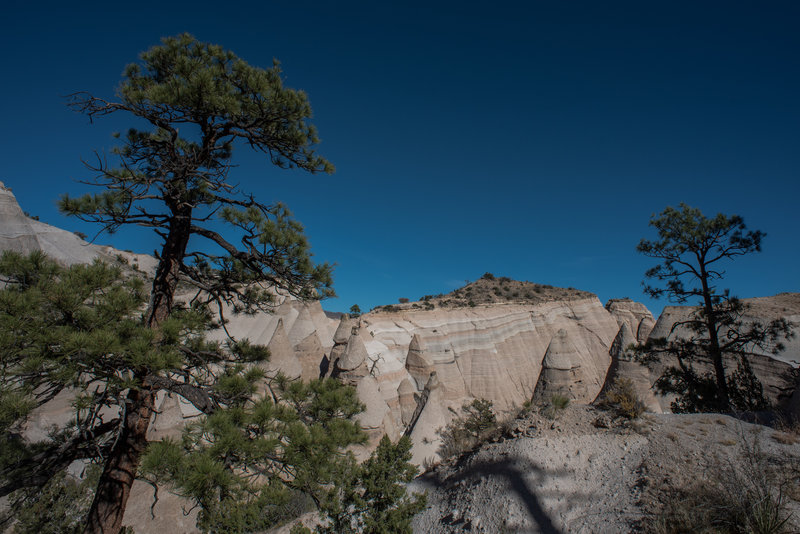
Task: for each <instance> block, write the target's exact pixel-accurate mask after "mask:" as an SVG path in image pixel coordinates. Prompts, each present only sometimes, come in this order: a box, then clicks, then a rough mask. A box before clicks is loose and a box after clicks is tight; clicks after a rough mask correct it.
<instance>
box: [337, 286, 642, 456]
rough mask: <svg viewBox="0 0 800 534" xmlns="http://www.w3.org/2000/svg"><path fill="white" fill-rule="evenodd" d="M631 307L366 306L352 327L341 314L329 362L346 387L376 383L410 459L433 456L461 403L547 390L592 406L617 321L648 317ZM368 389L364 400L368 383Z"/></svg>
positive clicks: (513, 399)
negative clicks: (408, 443)
mask: <svg viewBox="0 0 800 534" xmlns="http://www.w3.org/2000/svg"><path fill="white" fill-rule="evenodd" d="M635 304H636V303H631V305H627V306H617V307H616V314H615V313H612V312H611V311H609V310H607V309H606V308H604V307H603V305H602V304H601V303H600V301H599V300H598V299H597V297H594V296H590V297H585V296H583V295H580V296H578V297H577V298H572V299H570V300H564V301H548V302H541V303H532V304H528V303H508V304H499V303H493V304H488V305H482V306H475V307H462V308H445V309H435V310H424V309H419V308H413V307H406V309H403V310H399V311H393V312H388V313H387V312H384V311H376V312H372V313H369V314H366V315H364V316H362V317H361V318H360V319H359V320H358V321H357V322H358V323H359V325H360V326H355V327H354V325H353V323H354V320H353V319H349V318H345V319H343V321H342V325H341V326H340V327H339V329H338V330H337V335H336V338H337V339H336V345H335V346H334V348H333V351H332V353H331V354H332V365H334V367H335V368H336V369H339V370H340V371H339V372H340V373H341V375H340V376H346V377H347V379H348V381H350V382H351V383H354V384H357V385H359V384H360V380H368V381H369V382H370V383H372V382H373V381H374V382H375V383H376V384H377V386H378V391H379V393H380V399H381V400H382V403H383V405H384V406H385V414H384V422H385V423H384V424H386V425H389V426H390V428H384V429H383V430H385V431H387V432H388V433H389V434H390V435H391V434H393V433H395V432H398V433H399V432H403V433H406V434H409V435H410V436H411V438H412V441H413V442H414V460H415V461H416V462H422V461H423V460H424V459H425V458H430V457H435V456H436V454H437V449H438V446H439V443H440V439H439V436H438V435H437V430H438V429H440V428H442V427H444V426H445V425H446V424H447V423H448V422H449V421H450V420H451V419H452V418H453V417H454V413H457V412H458V411H459V409H460V407H461V406H462V405H463V404H464V403H465V402H468V401H469V400H470V399H473V398H484V399H489V400H491V401H492V402H493V403H494V407H495V409H496V410H498V411H500V412H505V411H511V410H512V409H513V408H514V407H519V406H521V405H522V404H523V403H525V402H526V401H529V400H531V399H532V398H534V396H536V397H542V398H548V397H549V396H551V395H553V394H556V393H558V394H561V395H565V396H567V397H569V398H570V399H571V400H573V401H575V402H578V403H590V402H593V401H594V400H595V399H596V398H597V396H598V394H599V393H600V391H601V389H602V388H603V385H604V384H605V382H606V380H607V378H608V376H607V375H608V371H609V368H610V366H611V364H612V360H613V356H612V354H611V353H610V349H611V347H612V344H613V342H614V340H615V338H617V337H618V333H619V331H620V328H621V327H620V324H624V325H627V324H628V323H634V322H635V327H636V329H637V331H638V330H639V329H640V325H641V324H642V323H643V321H644V323H645V324H646V320H645V319H649V320H650V321H652V320H653V319H652V315H650V314H649V312H647V310H646V308H644V307H643V306H641V305H640V304H638V305H636V306H634V305H635ZM626 328H627V326H626ZM347 331H351V332H350V335H349V336H348V340H347V342H344V338H345V333H346V332H347ZM634 341H635V339H634ZM351 345H352V346H354V347H356V348H355V349H354V350H353V351H350V347H351ZM362 345H363V347H364V348H365V349H366V354H364V352H363V351H362V349H361V346H362ZM353 353H355V354H358V357H357V358H353V356H352V354H353ZM362 360H363V363H362ZM362 365H363V367H361V371H359V372H356V373H354V371H355V369H356V368H357V366H362ZM634 365H638V364H634ZM370 392H371V395H372V396H373V397H372V398H373V400H372V402H374V399H375V396H374V393H375V391H374V388H370ZM362 400H366V399H362ZM387 415H388V417H387ZM376 420H377V417H376V418H374V419H373V423H374V422H375V421H376ZM376 430H380V429H376Z"/></svg>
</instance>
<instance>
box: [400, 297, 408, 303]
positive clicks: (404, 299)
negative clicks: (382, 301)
mask: <svg viewBox="0 0 800 534" xmlns="http://www.w3.org/2000/svg"><path fill="white" fill-rule="evenodd" d="M399 302H400V304H408V302H409V300H408V299H407V298H405V297H400V299H399Z"/></svg>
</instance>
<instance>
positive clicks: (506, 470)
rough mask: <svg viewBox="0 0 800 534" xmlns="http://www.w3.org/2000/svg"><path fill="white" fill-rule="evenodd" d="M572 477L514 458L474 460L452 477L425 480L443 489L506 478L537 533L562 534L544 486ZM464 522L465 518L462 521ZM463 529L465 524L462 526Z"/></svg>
mask: <svg viewBox="0 0 800 534" xmlns="http://www.w3.org/2000/svg"><path fill="white" fill-rule="evenodd" d="M569 475H571V472H570V471H569V470H567V469H545V468H543V467H541V466H539V465H536V464H535V463H534V462H532V461H531V460H529V459H527V458H520V457H511V458H503V459H497V460H494V459H493V460H488V461H473V462H471V463H470V465H469V466H468V467H467V466H462V467H461V469H460V470H459V472H457V473H454V474H453V475H451V476H442V475H441V474H440V473H438V472H433V473H430V474H428V475H425V476H424V477H423V478H424V481H425V483H427V484H430V485H431V486H433V487H435V488H439V489H443V490H447V489H449V488H454V487H456V486H457V485H459V484H463V483H464V482H470V481H480V480H483V479H486V478H489V477H493V478H495V479H505V481H506V484H507V486H508V488H509V489H510V490H511V491H512V492H514V493H516V495H517V496H518V498H519V499H520V501H521V502H522V503H523V504H524V506H525V508H526V510H527V512H528V515H529V517H530V519H531V520H532V522H533V524H534V525H535V529H534V531H535V532H541V533H542V534H562V532H564V531H562V530H561V529H560V528H559V527H557V526H556V524H555V523H554V521H553V519H552V518H551V515H550V514H552V513H553V512H550V514H548V511H547V510H545V507H544V505H543V498H545V497H550V496H552V493H551V491H552V490H548V493H547V494H546V493H545V492H544V491H543V486H544V485H545V483H546V482H547V481H548V479H549V480H551V481H552V480H553V479H555V478H563V477H567V476H569ZM564 496H565V497H567V498H569V499H570V500H571V501H574V500H575V499H576V498H580V499H586V500H588V499H589V498H590V497H591V495H589V494H584V493H574V492H570V493H569V494H567V493H565V494H564ZM461 520H462V521H463V520H464V519H463V518H462V519H461ZM442 521H443V522H445V523H448V524H451V525H454V524H455V523H456V522H458V521H459V518H457V517H454V516H453V514H450V515H449V516H445V517H444V518H442ZM462 526H463V525H462Z"/></svg>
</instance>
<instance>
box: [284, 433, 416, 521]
mask: <svg viewBox="0 0 800 534" xmlns="http://www.w3.org/2000/svg"><path fill="white" fill-rule="evenodd" d="M410 459H411V439H410V438H409V437H408V436H404V437H402V438H401V439H400V441H398V442H397V443H392V442H391V441H390V440H389V438H388V437H386V436H384V437H383V438H382V439H381V441H380V443H379V444H378V448H377V449H375V451H373V453H372V455H371V456H370V457H369V458H368V459H367V460H366V461H365V462H364V463H363V464H362V465H360V466H359V465H355V463H354V460H353V459H352V458H350V462H351V466H350V467H349V468H348V469H344V470H342V471H341V475H340V477H339V479H338V480H337V481H336V485H335V487H334V489H333V491H331V492H329V493H328V494H327V495H326V500H324V501H323V502H322V503H321V509H322V512H323V515H324V518H325V521H324V523H323V524H322V525H321V526H320V527H318V528H317V529H316V531H317V532H319V533H320V534H355V533H363V534H411V532H412V530H411V519H412V518H413V517H414V516H415V515H416V514H418V513H419V512H421V511H422V510H423V509H424V508H425V503H426V502H427V499H426V496H425V495H424V494H420V493H415V494H413V495H408V493H407V490H406V484H407V483H408V482H411V480H413V479H414V477H415V476H416V474H417V468H416V467H414V466H413V465H411V464H410V463H409V460H410ZM299 530H300V531H301V532H302V531H303V530H302V529H299ZM296 531H297V530H295V531H294V532H296ZM305 532H308V531H307V530H306V531H305Z"/></svg>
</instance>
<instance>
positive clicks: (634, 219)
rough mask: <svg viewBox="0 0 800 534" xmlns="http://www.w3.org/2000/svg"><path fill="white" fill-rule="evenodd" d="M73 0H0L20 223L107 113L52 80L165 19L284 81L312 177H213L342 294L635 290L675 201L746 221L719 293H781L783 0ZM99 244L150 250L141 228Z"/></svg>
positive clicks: (796, 151)
mask: <svg viewBox="0 0 800 534" xmlns="http://www.w3.org/2000/svg"><path fill="white" fill-rule="evenodd" d="M243 4H244V5H241V6H240V5H238V3H236V2H229V3H225V2H215V3H209V2H191V3H183V4H182V5H181V4H179V3H173V2H164V1H162V2H158V3H155V2H113V3H112V2H102V3H93V2H84V3H65V2H58V3H49V4H48V2H44V3H42V2H38V3H27V2H26V3H23V2H17V1H13V0H12V1H11V2H6V3H5V4H4V9H3V10H2V11H3V18H2V19H3V20H2V22H0V43H2V46H3V50H4V51H5V52H4V65H3V72H4V74H3V77H2V78H3V83H2V86H0V94H2V99H0V106H2V117H3V119H2V120H3V127H2V130H1V131H0V147H2V148H0V155H2V168H0V181H3V182H4V183H5V184H6V185H8V186H10V187H11V188H12V189H13V190H14V192H15V194H16V195H17V197H18V199H19V201H20V203H21V204H22V206H23V209H25V210H27V211H28V212H30V213H32V214H36V215H39V216H40V217H41V218H42V220H44V221H46V222H49V223H51V224H55V225H57V226H61V227H64V228H68V229H71V230H80V231H83V232H86V233H91V232H92V228H91V226H90V225H87V224H84V223H80V222H79V221H76V220H72V219H69V218H65V217H63V216H61V215H60V214H59V213H58V212H57V210H56V209H55V206H54V203H55V200H56V199H57V198H58V196H59V195H60V194H61V193H63V192H67V191H68V192H71V193H73V194H77V193H81V192H85V191H86V190H87V188H86V187H85V186H82V185H80V184H77V183H75V180H78V179H81V178H86V177H87V174H86V171H85V170H84V169H83V167H82V165H81V161H80V160H81V158H82V157H83V158H90V157H91V156H92V153H93V152H92V151H93V150H95V149H99V150H103V149H106V150H107V149H108V148H110V147H111V146H112V142H113V140H112V139H111V137H110V133H111V132H112V131H114V130H119V129H124V128H125V127H126V125H127V124H128V123H127V122H126V120H125V119H124V118H122V117H120V118H119V119H101V120H99V121H98V122H96V123H95V124H94V125H90V124H89V123H88V121H87V119H86V118H85V117H83V116H80V115H77V114H75V113H73V112H72V111H70V110H68V109H67V108H66V106H65V105H64V99H63V95H66V94H68V93H70V92H74V91H79V90H86V91H90V92H92V93H93V94H95V95H97V96H107V97H112V96H113V94H114V89H115V87H116V86H117V84H118V83H119V81H120V75H121V72H122V70H123V68H124V66H125V64H127V63H129V62H132V61H134V60H136V58H137V55H138V53H139V52H141V51H143V50H145V49H146V48H149V47H150V46H152V45H154V44H157V43H158V41H159V39H160V38H161V37H162V36H166V35H174V34H178V33H180V32H184V31H188V32H190V33H193V34H194V35H195V36H196V37H198V38H199V39H201V40H204V41H210V42H215V43H217V44H221V45H223V46H224V47H226V48H229V49H231V50H233V51H234V52H236V53H237V54H238V55H239V56H241V57H243V58H244V59H246V60H247V61H249V62H250V63H251V64H254V65H259V66H264V67H268V66H270V64H271V61H272V58H273V57H275V58H277V59H279V60H280V61H281V62H282V65H283V68H284V72H285V79H286V84H287V85H288V86H290V87H293V88H297V89H304V90H305V91H307V92H308V94H309V97H310V100H311V104H312V106H313V108H314V112H315V119H314V122H315V124H316V125H317V126H318V128H319V131H320V134H321V137H322V143H321V145H320V146H319V152H320V153H321V154H322V155H323V156H325V157H326V158H328V159H329V160H330V161H332V162H333V163H334V164H335V165H336V167H337V172H336V174H334V175H333V176H310V175H305V174H303V173H300V172H293V171H281V170H277V169H272V168H270V166H269V164H268V162H266V161H265V160H263V159H262V158H259V157H257V156H256V155H254V154H251V153H248V152H247V150H246V149H244V148H242V149H240V150H239V151H238V152H237V153H236V155H235V158H236V160H237V162H238V163H240V167H239V168H237V169H235V170H234V171H233V173H234V174H232V176H233V177H235V180H236V181H238V182H239V183H240V184H241V185H242V187H243V188H244V189H247V190H250V191H252V192H253V193H255V194H256V195H257V197H258V198H259V199H260V200H262V201H264V202H270V201H273V200H282V201H284V202H286V203H287V204H288V205H289V206H290V207H291V208H292V210H293V211H294V213H295V215H296V216H297V218H298V219H299V220H300V221H302V222H303V223H304V224H305V226H306V229H307V233H308V235H309V237H310V240H311V243H312V246H313V249H314V251H315V254H316V258H317V259H319V260H325V261H330V262H335V263H337V265H338V266H337V269H336V278H335V287H336V290H337V292H338V294H339V298H338V299H335V300H330V301H327V302H326V303H324V304H323V305H324V306H325V307H326V309H331V310H339V311H343V310H346V309H348V308H349V307H350V305H351V304H354V303H358V304H359V305H360V306H361V308H362V309H368V308H371V307H373V306H375V305H378V304H386V303H392V302H396V301H397V299H398V298H399V297H407V298H411V299H416V298H419V297H420V296H421V295H424V294H429V293H439V292H447V291H450V290H451V289H453V288H454V287H456V286H459V285H462V284H463V283H464V280H474V279H476V278H478V277H479V276H481V274H483V273H484V272H486V271H490V272H493V273H494V274H496V275H505V276H509V277H512V278H517V279H522V280H530V281H534V282H540V283H547V284H552V285H557V286H574V287H576V288H579V289H584V290H588V291H592V292H595V293H597V294H598V296H599V297H600V298H601V300H603V301H605V300H606V299H608V298H611V297H622V296H629V297H632V298H634V299H637V300H641V301H643V302H645V303H646V304H647V305H648V306H649V307H650V308H651V310H652V311H654V312H655V313H656V314H657V313H658V312H659V311H660V309H661V306H663V304H664V303H663V302H661V301H659V302H654V301H650V300H648V299H646V298H645V297H644V295H643V294H642V291H641V281H642V278H643V272H644V271H645V270H646V269H647V268H648V267H649V266H651V265H652V262H651V260H648V259H647V258H644V257H640V256H639V255H638V254H637V253H636V251H635V246H636V244H637V243H638V241H639V240H640V239H641V238H642V237H653V234H652V232H651V231H650V229H649V227H648V226H647V223H648V219H649V217H650V215H651V214H652V213H654V212H659V211H661V210H662V209H663V208H664V207H665V206H667V205H675V204H677V203H679V202H686V203H688V204H690V205H693V206H697V207H699V208H700V209H702V210H703V211H704V213H706V214H707V215H711V214H715V213H717V212H724V213H728V214H733V213H736V214H740V215H742V216H743V217H744V218H745V221H746V222H747V223H748V225H749V226H750V227H751V228H755V229H761V230H763V231H765V232H766V233H767V234H768V235H767V238H766V240H765V242H764V252H763V253H761V254H757V255H754V256H752V257H748V258H743V259H739V260H737V261H736V262H735V263H732V264H730V265H729V266H728V276H727V285H728V286H729V287H731V288H732V289H733V292H734V293H735V294H738V295H740V296H743V297H751V296H760V295H768V294H774V293H778V292H782V291H798V290H800V287H798V274H800V268H798V264H799V262H800V251H799V250H798V242H799V241H798V229H800V224H799V223H800V210H799V209H798V200H799V199H798V197H799V195H798V193H800V179H799V178H800V176H799V175H800V31H798V28H800V2H797V1H786V2H736V1H720V2H702V1H693V2H689V1H685V2H683V1H679V2H665V1H663V2H642V1H640V0H639V1H631V2H615V1H609V2H597V1H568V2H552V1H551V2H524V3H523V2H519V3H501V4H490V3H487V2H480V3H474V4H473V3H470V2H453V3H443V2H430V1H429V2H425V3H410V2H402V3H399V2H398V3H390V2H362V3H351V2H280V3H277V2H267V1H264V2H248V3H243ZM99 242H102V243H111V244H114V245H115V246H117V247H119V248H132V249H137V250H139V251H143V252H151V251H152V250H153V249H154V248H155V246H156V241H155V239H154V238H153V236H151V235H150V234H149V233H148V232H147V231H146V230H142V231H138V232H126V233H124V234H121V235H119V236H112V237H111V238H108V237H102V238H100V239H99Z"/></svg>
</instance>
